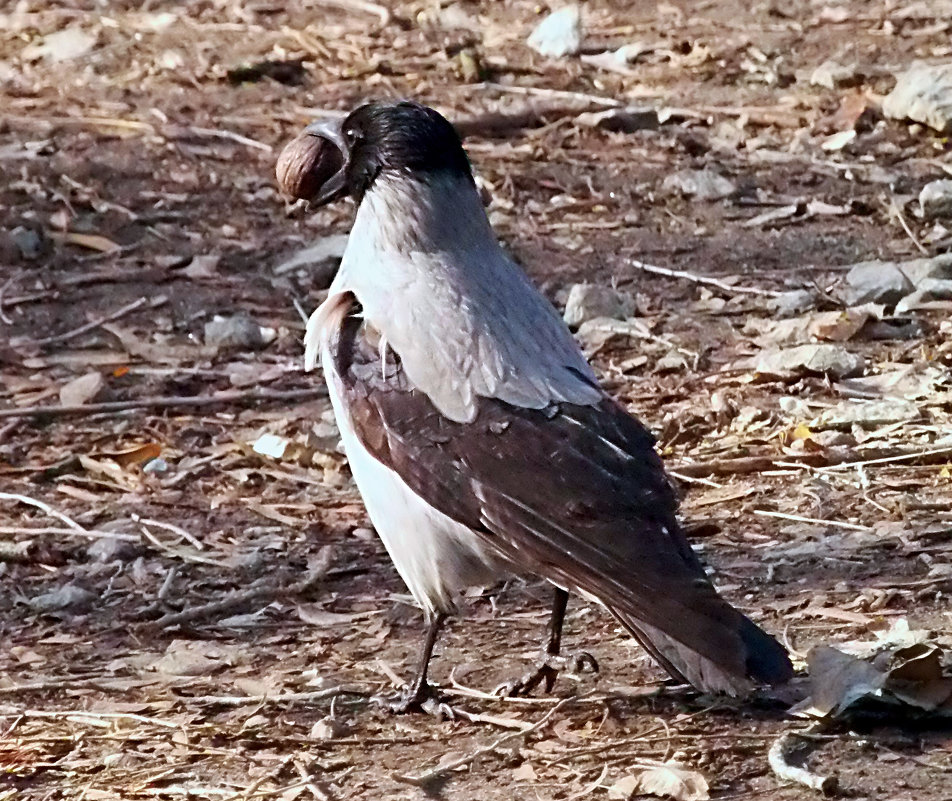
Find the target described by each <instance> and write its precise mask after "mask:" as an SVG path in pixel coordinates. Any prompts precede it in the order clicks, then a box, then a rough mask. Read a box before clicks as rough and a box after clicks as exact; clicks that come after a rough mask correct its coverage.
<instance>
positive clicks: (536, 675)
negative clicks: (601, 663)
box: [493, 651, 598, 698]
mask: <svg viewBox="0 0 952 801" xmlns="http://www.w3.org/2000/svg"><path fill="white" fill-rule="evenodd" d="M562 671H567V672H569V673H598V662H596V661H595V657H594V656H592V655H591V654H589V653H587V652H585V651H579V652H578V653H577V654H573V655H572V656H553V655H552V654H543V655H542V657H541V658H540V659H539V661H538V662H537V663H536V666H535V667H534V668H533V669H532V670H530V671H529V672H527V673H525V674H524V675H523V676H521V677H520V678H518V679H515V680H513V681H507V682H506V683H505V684H500V685H499V686H498V687H497V688H496V689H495V690H494V691H493V694H494V695H500V696H504V697H508V698H512V697H514V696H517V695H528V694H529V693H531V692H532V691H533V690H534V689H535V688H536V687H538V686H539V685H540V684H543V683H544V684H543V686H544V689H545V692H547V693H550V692H552V688H553V687H555V680H556V679H557V678H558V677H559V673H561V672H562Z"/></svg>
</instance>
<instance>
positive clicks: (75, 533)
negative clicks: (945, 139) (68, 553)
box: [0, 526, 140, 542]
mask: <svg viewBox="0 0 952 801" xmlns="http://www.w3.org/2000/svg"><path fill="white" fill-rule="evenodd" d="M0 534H4V535H7V536H10V535H13V536H16V535H17V534H27V535H33V536H50V535H53V536H55V535H58V534H66V535H68V536H70V537H83V538H84V539H87V540H98V539H103V538H105V537H112V538H113V539H116V540H123V541H124V542H139V541H140V538H139V537H137V536H135V535H134V534H122V533H121V532H118V531H102V530H99V529H93V528H87V529H75V528H60V527H58V526H44V527H42V528H30V527H29V526H0Z"/></svg>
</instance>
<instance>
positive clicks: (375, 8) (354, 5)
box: [317, 0, 392, 27]
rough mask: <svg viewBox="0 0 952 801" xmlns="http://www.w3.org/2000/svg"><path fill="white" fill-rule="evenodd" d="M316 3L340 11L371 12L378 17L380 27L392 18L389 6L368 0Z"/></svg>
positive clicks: (333, 0) (319, 1)
mask: <svg viewBox="0 0 952 801" xmlns="http://www.w3.org/2000/svg"><path fill="white" fill-rule="evenodd" d="M317 3H318V5H322V6H331V7H332V8H339V9H341V10H342V11H363V12H364V13H365V14H373V15H374V16H377V17H379V18H380V25H381V27H385V26H387V25H389V24H390V20H391V19H392V14H391V13H390V9H389V8H386V7H385V6H382V5H380V4H379V3H371V2H369V0H317Z"/></svg>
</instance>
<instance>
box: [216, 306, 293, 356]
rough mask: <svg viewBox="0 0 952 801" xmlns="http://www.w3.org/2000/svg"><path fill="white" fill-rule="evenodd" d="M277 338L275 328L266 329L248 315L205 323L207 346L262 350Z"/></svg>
mask: <svg viewBox="0 0 952 801" xmlns="http://www.w3.org/2000/svg"><path fill="white" fill-rule="evenodd" d="M276 336H277V331H275V330H274V329H273V328H264V327H262V326H260V325H258V323H256V322H255V321H254V320H253V319H251V317H250V316H248V315H247V314H243V313H241V314H235V315H232V316H230V317H222V316H220V315H217V314H216V315H215V317H214V318H213V319H211V320H209V321H208V322H207V323H205V344H206V345H209V346H211V347H217V348H236V349H240V350H261V348H263V347H264V346H265V345H267V344H268V343H269V342H271V341H273V340H274V338H275V337H276Z"/></svg>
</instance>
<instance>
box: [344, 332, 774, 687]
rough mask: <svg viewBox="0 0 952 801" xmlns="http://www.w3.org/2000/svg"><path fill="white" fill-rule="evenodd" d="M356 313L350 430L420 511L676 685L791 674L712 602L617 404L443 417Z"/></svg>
mask: <svg viewBox="0 0 952 801" xmlns="http://www.w3.org/2000/svg"><path fill="white" fill-rule="evenodd" d="M378 345H379V343H376V342H374V341H372V336H371V335H369V334H368V333H367V330H366V329H365V328H364V327H363V326H362V325H361V323H360V321H359V320H358V319H356V318H353V317H351V318H348V319H347V320H345V321H344V324H343V326H342V328H341V331H340V333H339V336H338V340H337V342H336V343H335V349H334V352H335V356H336V358H335V362H336V363H335V366H336V370H337V372H338V374H339V375H340V377H341V380H342V383H343V386H344V391H345V393H346V400H347V403H348V407H349V411H350V413H351V416H352V422H353V425H354V428H355V430H356V432H357V434H358V436H359V437H360V439H361V441H362V442H363V444H364V445H365V446H366V447H367V449H368V450H369V451H370V452H371V453H372V454H373V455H374V456H375V457H376V458H378V459H379V460H380V461H381V462H383V463H384V464H386V465H388V466H389V467H391V468H392V469H393V470H395V471H396V472H397V473H398V474H399V475H400V476H401V477H402V478H403V480H404V481H405V482H406V483H407V484H408V485H409V486H410V487H411V488H412V489H413V490H414V491H415V492H417V493H418V494H419V495H420V496H421V497H423V498H424V499H425V500H426V501H427V502H428V503H430V504H432V505H433V506H434V507H436V508H437V509H439V510H440V511H441V512H443V513H444V514H446V515H448V516H450V517H452V518H454V519H455V520H457V521H459V522H461V523H463V524H465V525H467V526H469V527H470V528H472V529H473V530H474V531H476V532H477V533H479V534H480V535H481V536H483V537H485V538H486V540H487V541H488V542H490V543H492V544H493V545H494V546H495V547H496V548H498V549H499V551H500V552H502V553H503V554H504V555H505V556H506V557H507V558H509V559H510V560H511V561H512V562H513V563H515V564H517V565H520V566H522V567H523V568H524V569H525V570H526V571H528V572H532V573H535V574H537V575H540V576H543V577H545V578H547V579H549V580H550V581H552V582H553V583H555V584H558V585H560V586H563V587H566V588H569V589H575V590H578V591H581V592H583V593H585V594H587V595H589V596H592V597H594V598H596V599H598V600H599V601H601V602H602V603H604V604H605V605H606V606H607V607H608V608H609V609H610V610H611V611H612V613H613V614H614V615H615V616H616V617H617V618H618V619H619V620H620V621H621V622H622V623H623V624H624V625H625V626H626V628H628V629H629V630H630V631H631V632H632V634H633V635H634V636H635V637H636V638H637V639H638V640H639V641H640V642H641V643H642V644H643V645H644V646H645V647H646V648H647V649H648V650H649V651H650V652H651V653H652V654H653V655H654V656H655V657H656V658H657V659H658V660H659V661H660V662H661V663H662V664H663V665H664V666H665V667H666V668H667V669H668V670H669V671H670V672H671V673H672V674H673V675H675V676H676V677H677V678H680V679H685V680H687V681H689V682H690V683H692V684H694V685H695V686H697V687H699V688H701V689H703V690H710V691H725V692H731V693H735V694H736V693H738V692H743V691H744V690H745V689H747V687H748V686H749V683H750V681H749V680H753V681H756V682H778V681H784V680H786V679H787V678H789V675H790V663H789V660H788V658H787V656H786V653H785V651H784V650H783V649H782V648H781V647H780V646H779V645H778V644H777V643H776V642H775V641H774V640H773V639H772V638H771V637H769V636H768V635H766V634H765V633H764V632H762V631H761V630H760V629H759V628H757V627H756V626H755V625H754V624H753V623H752V622H751V621H750V620H748V619H747V618H746V617H744V616H743V615H742V614H740V613H739V612H738V611H737V610H735V609H734V608H733V607H731V606H730V605H729V604H728V603H727V602H725V601H724V600H722V599H721V598H720V597H719V596H718V595H717V593H716V591H715V590H714V588H713V586H712V585H711V583H710V581H709V580H708V579H707V577H706V575H705V573H704V570H703V568H702V566H701V564H700V563H699V561H698V559H697V557H696V556H695V555H694V553H693V552H692V550H691V548H690V546H689V544H688V543H687V541H686V540H685V538H684V535H683V534H682V532H681V529H680V527H679V525H678V522H677V520H676V518H675V507H676V501H675V498H674V495H673V492H672V489H671V487H670V485H669V483H668V480H667V477H666V476H665V473H664V469H663V466H662V464H661V460H660V459H659V457H658V455H657V454H656V453H655V451H654V447H653V444H654V441H653V438H652V437H651V435H650V434H649V433H648V432H647V431H646V429H645V428H644V427H643V426H642V425H641V424H640V423H639V422H638V421H637V420H635V419H634V418H633V417H631V416H630V415H628V414H627V413H626V412H625V411H624V409H622V408H621V407H620V406H619V405H618V404H616V403H615V402H614V401H612V400H610V399H608V398H606V399H605V400H604V401H602V402H601V403H600V404H599V405H598V406H577V405H571V404H564V403H561V404H552V405H551V406H549V407H547V408H545V409H524V408H520V407H516V406H511V405H509V404H505V403H502V402H500V401H497V400H493V399H482V400H481V401H480V403H479V412H478V416H477V418H476V420H475V421H473V422H472V423H456V422H453V421H451V420H449V419H447V418H445V417H444V416H443V415H441V414H440V413H439V412H438V411H437V409H436V408H435V407H434V406H433V404H432V403H431V402H430V400H429V399H428V398H427V397H426V395H424V394H423V393H421V392H419V391H418V390H416V389H414V388H413V387H412V386H410V385H409V383H408V381H407V379H406V376H405V375H404V373H403V371H402V369H401V367H400V363H399V359H398V357H396V356H395V354H393V352H392V351H390V350H387V354H386V360H385V361H383V360H382V359H381V354H380V351H379V346H378Z"/></svg>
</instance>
